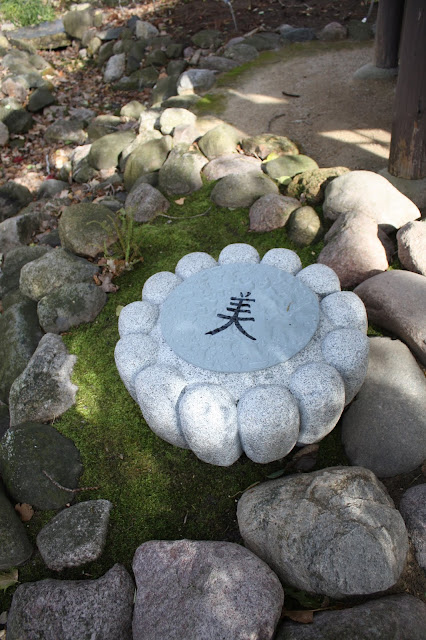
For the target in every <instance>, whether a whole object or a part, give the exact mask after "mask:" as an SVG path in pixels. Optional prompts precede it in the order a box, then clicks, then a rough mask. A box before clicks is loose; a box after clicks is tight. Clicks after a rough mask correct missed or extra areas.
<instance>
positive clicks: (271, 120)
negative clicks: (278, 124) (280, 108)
mask: <svg viewBox="0 0 426 640" xmlns="http://www.w3.org/2000/svg"><path fill="white" fill-rule="evenodd" d="M285 115H286V114H285V113H278V114H277V115H276V116H272V118H271V119H270V120H269V122H268V128H267V132H268V133H269V132H270V130H271V125H272V123H273V122H275V120H278V118H283V117H284V116H285Z"/></svg>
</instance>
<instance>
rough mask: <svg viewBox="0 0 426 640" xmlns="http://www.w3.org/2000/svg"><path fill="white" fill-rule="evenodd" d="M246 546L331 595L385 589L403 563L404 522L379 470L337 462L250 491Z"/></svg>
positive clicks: (290, 579) (283, 572) (243, 523)
mask: <svg viewBox="0 0 426 640" xmlns="http://www.w3.org/2000/svg"><path fill="white" fill-rule="evenodd" d="M237 518H238V524H239V527H240V532H241V535H242V537H243V539H244V542H245V544H246V546H247V547H248V548H249V549H251V550H252V551H253V552H254V553H256V555H258V556H259V557H261V558H262V559H263V560H265V562H267V563H268V564H269V566H270V567H271V568H272V569H273V570H274V571H275V572H276V573H277V574H278V576H279V577H280V578H281V579H282V580H283V581H284V583H286V584H289V585H290V586H292V587H295V588H297V589H301V590H305V591H309V592H311V593H320V594H324V595H328V596H330V597H333V598H342V597H345V596H349V595H355V594H369V593H375V592H377V591H383V590H385V589H388V588H389V587H391V586H392V585H394V584H395V583H396V582H397V581H398V579H399V577H400V575H401V573H402V570H403V568H404V564H405V559H406V555H407V551H408V536H407V531H406V529H405V525H404V521H403V519H402V517H401V515H400V514H399V512H398V511H397V510H396V509H395V508H394V505H393V502H392V500H391V499H390V497H389V496H388V494H387V493H386V492H385V490H384V488H383V485H382V484H381V483H380V482H379V481H378V480H377V478H376V477H375V476H374V474H373V473H372V472H371V471H368V470H367V469H362V468H360V467H349V468H348V467H334V468H330V469H322V470H321V471H315V472H313V473H307V474H302V475H296V476H289V477H287V478H284V479H279V480H275V481H272V482H268V483H263V484H261V485H259V486H257V487H254V488H252V489H249V490H248V491H246V492H245V493H244V494H243V496H242V498H241V499H240V501H239V503H238V508H237Z"/></svg>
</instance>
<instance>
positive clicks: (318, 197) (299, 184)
mask: <svg viewBox="0 0 426 640" xmlns="http://www.w3.org/2000/svg"><path fill="white" fill-rule="evenodd" d="M348 171H349V169H346V167H330V168H329V169H311V170H310V171H304V172H303V173H298V174H297V175H295V176H294V177H293V178H292V181H291V182H290V184H289V185H288V187H287V195H288V196H291V197H292V198H300V196H301V195H302V194H303V198H304V200H305V202H306V204H310V205H316V204H321V202H322V201H323V200H324V191H325V188H326V186H327V185H328V183H329V182H330V181H331V180H333V179H334V178H337V176H341V175H343V174H344V173H348Z"/></svg>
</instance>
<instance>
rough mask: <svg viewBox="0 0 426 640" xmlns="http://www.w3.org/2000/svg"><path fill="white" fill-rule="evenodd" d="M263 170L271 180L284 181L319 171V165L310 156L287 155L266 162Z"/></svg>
mask: <svg viewBox="0 0 426 640" xmlns="http://www.w3.org/2000/svg"><path fill="white" fill-rule="evenodd" d="M262 168H263V170H264V171H265V173H266V174H267V175H268V176H269V177H270V178H273V179H274V180H278V181H282V180H283V179H286V178H292V177H293V176H295V175H296V174H298V173H302V172H303V171H308V170H310V169H318V165H317V163H316V162H315V160H313V159H312V158H309V156H304V155H302V154H299V155H297V156H292V155H287V156H280V157H279V158H274V159H273V160H269V161H267V162H265V163H264V164H263V166H262Z"/></svg>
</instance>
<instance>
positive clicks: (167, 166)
mask: <svg viewBox="0 0 426 640" xmlns="http://www.w3.org/2000/svg"><path fill="white" fill-rule="evenodd" d="M185 147H186V145H184V148H183V151H180V150H179V147H177V148H175V149H173V150H172V151H171V152H170V154H169V156H168V158H167V160H166V161H165V163H164V164H163V166H162V167H161V169H160V172H159V174H158V178H159V187H160V189H161V190H162V191H164V192H165V193H167V194H168V195H178V194H185V195H186V194H189V193H192V192H193V191H198V189H201V187H202V186H203V181H202V180H201V169H202V168H203V167H204V165H205V164H206V163H207V159H206V158H205V157H204V156H203V155H202V154H201V153H198V152H196V151H187V150H186V149H185Z"/></svg>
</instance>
